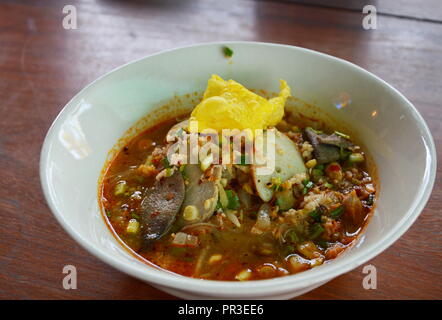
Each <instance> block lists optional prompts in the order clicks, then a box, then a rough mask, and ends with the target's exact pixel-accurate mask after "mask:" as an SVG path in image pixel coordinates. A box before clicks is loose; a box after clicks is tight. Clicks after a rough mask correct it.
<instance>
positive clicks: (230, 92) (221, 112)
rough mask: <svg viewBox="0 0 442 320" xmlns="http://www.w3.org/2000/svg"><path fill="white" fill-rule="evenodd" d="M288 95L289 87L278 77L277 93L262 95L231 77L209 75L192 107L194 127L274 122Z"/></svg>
mask: <svg viewBox="0 0 442 320" xmlns="http://www.w3.org/2000/svg"><path fill="white" fill-rule="evenodd" d="M288 97H290V87H289V86H288V85H287V82H285V81H284V80H280V92H279V95H278V96H277V97H275V98H272V99H269V100H267V99H265V98H263V97H261V96H259V95H257V94H255V93H253V92H251V91H250V90H248V89H246V88H245V87H244V86H242V85H241V84H239V83H238V82H236V81H234V80H228V81H225V80H223V79H222V78H221V77H220V76H218V75H212V77H211V78H210V79H209V81H208V84H207V89H206V91H205V92H204V96H203V100H202V101H201V102H200V103H199V104H198V105H197V106H196V107H195V109H194V110H193V111H192V114H191V119H192V120H196V121H197V122H198V131H199V132H201V131H203V130H205V129H212V130H216V131H218V132H221V130H222V129H239V130H244V129H250V130H252V132H253V131H254V130H255V129H266V128H268V127H269V126H275V125H276V124H277V123H278V122H279V121H281V119H282V117H283V116H284V105H285V102H286V100H287V98H288Z"/></svg>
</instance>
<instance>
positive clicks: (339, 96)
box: [41, 42, 436, 298]
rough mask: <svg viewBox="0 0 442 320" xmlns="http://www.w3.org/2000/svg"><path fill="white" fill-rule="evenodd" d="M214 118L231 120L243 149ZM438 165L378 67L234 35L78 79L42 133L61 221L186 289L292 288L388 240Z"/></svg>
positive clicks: (78, 236) (257, 291)
mask: <svg viewBox="0 0 442 320" xmlns="http://www.w3.org/2000/svg"><path fill="white" fill-rule="evenodd" d="M224 45H227V46H228V47H229V48H230V49H231V51H233V56H232V57H228V58H226V57H225V55H224V54H223V46H224ZM212 75H218V76H212ZM208 79H211V80H214V81H215V82H217V83H215V84H216V85H217V86H218V87H217V86H215V89H214V90H210V81H209V82H208ZM224 79H226V81H225V80H224ZM229 79H231V80H232V81H228V80H229ZM280 80H283V81H280ZM223 88H224V89H223ZM212 89H213V88H212ZM231 89H232V90H233V91H232V90H231ZM235 90H236V91H235ZM272 93H274V94H272ZM242 99H245V100H244V101H245V102H244V101H243V100H242ZM250 105H253V106H254V107H253V108H254V109H253V112H252V113H247V110H249V109H248V108H249V107H245V106H250ZM214 106H215V107H214ZM249 111H250V110H249ZM217 119H220V121H217ZM221 120H222V121H221ZM192 123H196V125H193V124H192ZM205 129H208V130H205ZM223 129H231V130H234V129H239V130H240V131H241V133H242V134H240V135H239V138H238V139H237V141H239V143H237V146H238V145H239V146H240V148H239V149H238V148H237V149H235V148H234V147H235V142H234V140H235V139H234V137H235V134H233V136H232V138H231V139H230V138H229V137H227V138H225V137H224V135H223ZM247 129H250V130H249V131H248V130H247ZM242 131H245V132H242ZM216 137H218V141H216ZM212 138H213V140H212ZM192 141H193V142H194V143H196V145H198V147H199V148H200V149H202V150H205V152H202V153H201V156H200V152H198V157H196V160H195V158H194V159H193V160H194V161H192V159H191V158H192V154H193V153H191V152H181V153H180V152H178V151H176V149H179V148H172V147H171V146H172V145H174V146H179V145H181V144H182V143H183V142H188V144H189V148H187V147H186V148H183V149H186V150H189V149H192V148H191V146H192ZM223 142H224V143H223ZM247 145H251V148H250V150H249V151H250V152H249V153H247V152H246V149H247V148H246V146H247ZM194 146H195V144H194ZM205 146H208V147H207V148H204V147H205ZM223 146H224V148H223ZM210 147H212V148H210ZM227 149H229V150H231V153H230V154H231V156H230V157H227V156H224V155H223V153H222V151H223V150H227ZM109 150H110V151H109ZM172 150H173V151H174V152H172ZM216 150H218V154H221V155H220V156H219V157H217V156H216V155H217V152H216ZM272 150H274V151H275V152H273V156H272V152H271V151H272ZM324 150H325V152H324ZM168 151H170V152H168ZM235 151H236V152H235ZM269 154H270V156H269ZM183 156H187V158H189V159H186V161H184V160H183ZM223 161H224V163H223ZM229 161H230V162H229ZM435 164H436V157H435V151H434V143H433V140H432V138H431V135H430V133H429V131H428V128H427V126H426V124H425V122H424V120H423V119H422V118H421V116H420V115H419V113H418V112H417V111H416V109H415V108H414V107H413V106H412V105H411V103H410V102H409V101H408V100H407V99H406V98H404V97H403V96H402V95H401V94H400V93H399V92H397V91H396V90H395V89H394V88H392V87H391V86H389V85H388V84H386V83H385V82H384V81H382V80H381V79H379V78H377V77H375V76H374V75H372V74H370V73H369V72H367V71H365V70H363V69H361V68H359V67H357V66H355V65H353V64H350V63H348V62H345V61H343V60H340V59H337V58H333V57H330V56H327V55H324V54H320V53H317V52H313V51H310V50H306V49H302V48H296V47H290V46H283V45H272V44H262V43H241V42H233V43H227V44H225V43H223V44H221V43H214V44H204V45H198V46H192V47H187V48H181V49H176V50H171V51H168V52H164V53H161V54H157V55H153V56H150V57H147V58H144V59H141V60H139V61H136V62H133V63H130V64H128V65H125V66H123V67H121V68H118V69H117V70H114V71H112V72H110V73H109V74H107V75H105V76H103V77H101V78H99V79H98V80H96V81H95V82H94V83H92V84H91V85H89V86H88V87H86V88H85V89H83V90H82V91H81V92H80V93H79V94H77V95H76V96H75V97H74V98H73V99H72V100H71V101H70V102H69V103H68V104H67V106H66V107H65V108H64V109H63V111H62V112H61V113H60V115H59V116H58V117H57V119H56V120H55V122H54V124H53V125H52V127H51V128H50V130H49V132H48V135H47V137H46V140H45V143H44V146H43V149H42V157H41V179H42V186H43V190H44V192H45V196H46V198H47V200H48V203H49V205H50V207H51V209H52V211H53V213H54V215H55V217H56V218H57V219H58V221H59V222H60V223H61V225H62V226H63V227H64V228H65V230H66V231H67V232H68V233H69V234H70V235H71V236H72V237H73V238H74V239H75V240H77V241H78V242H79V243H80V244H81V245H82V246H83V247H85V248H86V249H87V250H89V251H90V252H91V253H92V254H93V255H95V256H97V257H98V258H100V259H102V260H103V261H105V262H107V263H109V264H110V265H112V266H114V267H115V268H117V269H119V270H121V271H123V272H126V273H128V274H130V275H132V276H134V277H137V278H139V279H141V280H143V281H146V282H148V283H150V284H152V285H154V286H156V287H159V288H161V289H162V290H164V291H167V292H169V293H172V294H174V295H177V296H180V297H183V298H198V297H200V298H201V297H203V298H288V297H293V296H296V295H299V294H302V293H304V292H306V291H308V290H311V289H313V288H315V287H317V286H319V285H321V284H323V283H325V282H327V281H329V280H331V279H333V278H334V277H336V276H338V275H340V274H342V273H345V272H348V271H350V270H352V269H354V268H356V267H357V266H359V265H361V264H363V263H365V262H367V261H368V260H369V259H371V258H373V257H374V256H376V255H377V254H379V253H381V252H382V251H383V250H384V249H386V248H387V247H388V246H390V245H391V244H392V243H393V242H394V241H395V240H397V239H398V238H399V237H400V236H401V235H402V234H403V233H404V232H405V231H406V230H407V229H408V228H409V227H410V226H411V224H412V223H413V222H414V221H415V219H416V218H417V217H418V215H419V213H420V212H421V210H422V209H423V207H424V205H425V203H426V201H427V199H428V197H429V194H430V192H431V188H432V185H433V182H434V176H435ZM267 169H270V170H267ZM398 199H400V201H398Z"/></svg>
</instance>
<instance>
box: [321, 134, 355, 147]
mask: <svg viewBox="0 0 442 320" xmlns="http://www.w3.org/2000/svg"><path fill="white" fill-rule="evenodd" d="M318 141H319V142H320V143H323V144H329V145H333V146H336V147H339V148H344V149H352V148H353V147H354V144H353V143H351V142H350V141H349V140H347V139H345V138H344V137H341V136H340V135H337V134H336V133H333V134H330V135H326V134H318Z"/></svg>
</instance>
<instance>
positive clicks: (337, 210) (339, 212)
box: [330, 206, 344, 219]
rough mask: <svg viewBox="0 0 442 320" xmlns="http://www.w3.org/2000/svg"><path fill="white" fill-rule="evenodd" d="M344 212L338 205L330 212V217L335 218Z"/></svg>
mask: <svg viewBox="0 0 442 320" xmlns="http://www.w3.org/2000/svg"><path fill="white" fill-rule="evenodd" d="M343 212H344V207H343V206H340V207H339V208H336V209H335V210H333V211H332V212H330V217H332V218H333V219H337V218H339V217H340V216H341V214H342V213H343Z"/></svg>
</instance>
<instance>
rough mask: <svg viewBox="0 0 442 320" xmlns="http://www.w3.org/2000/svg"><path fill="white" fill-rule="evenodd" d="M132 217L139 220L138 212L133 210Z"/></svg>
mask: <svg viewBox="0 0 442 320" xmlns="http://www.w3.org/2000/svg"><path fill="white" fill-rule="evenodd" d="M131 216H132V218H134V219H137V220H140V216H139V215H138V214H136V213H135V212H132V213H131Z"/></svg>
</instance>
